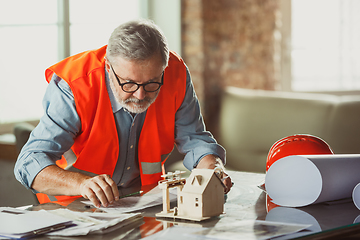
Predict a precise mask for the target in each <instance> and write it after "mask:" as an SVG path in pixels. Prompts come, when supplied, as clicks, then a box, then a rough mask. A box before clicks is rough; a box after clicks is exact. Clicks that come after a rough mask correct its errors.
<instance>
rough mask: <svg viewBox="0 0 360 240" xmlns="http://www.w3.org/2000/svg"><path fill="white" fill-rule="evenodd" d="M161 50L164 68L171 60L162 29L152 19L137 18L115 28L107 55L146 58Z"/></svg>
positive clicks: (137, 58) (127, 58) (136, 58)
mask: <svg viewBox="0 0 360 240" xmlns="http://www.w3.org/2000/svg"><path fill="white" fill-rule="evenodd" d="M157 52H160V53H161V57H162V60H163V65H164V68H165V67H166V66H167V64H168V60H169V47H168V43H167V40H166V37H165V36H164V34H163V33H162V31H161V29H160V28H159V27H158V26H157V25H155V24H154V22H152V21H151V20H135V21H130V22H127V23H124V24H121V25H120V26H119V27H117V28H115V30H114V31H113V33H112V34H111V36H110V39H109V42H108V46H107V49H106V56H107V58H108V59H109V61H110V62H111V61H112V60H114V58H116V57H121V58H124V59H126V60H131V61H133V60H135V61H138V60H146V59H149V58H150V57H152V56H153V55H154V54H155V53H157Z"/></svg>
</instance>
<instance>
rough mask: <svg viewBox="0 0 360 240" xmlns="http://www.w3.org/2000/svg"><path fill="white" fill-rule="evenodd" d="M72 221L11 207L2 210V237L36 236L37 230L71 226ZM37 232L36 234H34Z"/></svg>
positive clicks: (0, 211) (43, 212)
mask: <svg viewBox="0 0 360 240" xmlns="http://www.w3.org/2000/svg"><path fill="white" fill-rule="evenodd" d="M70 223H71V220H69V219H67V218H63V217H60V216H54V215H53V214H50V213H48V212H45V211H24V210H19V209H15V208H10V207H1V208H0V235H1V236H7V237H12V238H21V237H22V236H26V235H28V234H36V230H40V229H44V228H48V227H51V226H55V225H59V224H64V226H66V224H70ZM33 231H35V232H33Z"/></svg>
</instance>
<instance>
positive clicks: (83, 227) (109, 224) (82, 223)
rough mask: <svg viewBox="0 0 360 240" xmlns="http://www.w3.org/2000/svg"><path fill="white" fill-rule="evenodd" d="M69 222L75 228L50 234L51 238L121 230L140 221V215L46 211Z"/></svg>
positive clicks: (67, 210)
mask: <svg viewBox="0 0 360 240" xmlns="http://www.w3.org/2000/svg"><path fill="white" fill-rule="evenodd" d="M48 212H50V213H52V214H54V215H58V216H61V217H64V218H67V219H69V220H71V221H72V222H73V223H74V225H75V226H73V227H70V228H66V229H63V230H59V231H55V232H51V233H49V234H47V235H51V236H83V235H88V234H104V233H108V232H111V231H114V230H116V229H119V228H122V227H124V226H126V225H129V224H131V223H133V222H135V221H139V220H140V219H142V216H141V214H140V213H125V214H124V213H120V214H119V213H117V214H112V213H93V212H75V211H71V210H69V209H56V210H50V211H48Z"/></svg>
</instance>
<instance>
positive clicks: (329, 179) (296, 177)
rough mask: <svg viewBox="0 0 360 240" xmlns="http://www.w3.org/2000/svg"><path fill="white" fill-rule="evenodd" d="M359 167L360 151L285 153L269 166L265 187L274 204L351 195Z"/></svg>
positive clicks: (293, 204)
mask: <svg viewBox="0 0 360 240" xmlns="http://www.w3.org/2000/svg"><path fill="white" fill-rule="evenodd" d="M359 169H360V154H340V155H336V154H335V155H333V154H329V155H328V154H324V155H294V156H288V157H284V158H281V159H279V160H277V161H276V162H275V163H274V164H272V165H271V167H270V168H269V170H268V172H267V174H266V177H265V188H266V191H267V193H268V194H269V196H270V197H271V199H272V200H273V202H274V203H275V204H278V205H280V206H286V207H303V206H307V205H310V204H314V203H319V202H325V201H333V200H339V199H343V198H351V197H352V193H353V190H354V188H355V186H356V185H357V184H358V183H359V182H360V174H359Z"/></svg>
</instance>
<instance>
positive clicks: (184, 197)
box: [156, 169, 224, 221]
mask: <svg viewBox="0 0 360 240" xmlns="http://www.w3.org/2000/svg"><path fill="white" fill-rule="evenodd" d="M164 181H167V182H166V183H165V182H163V181H160V182H159V186H160V188H162V189H165V188H166V191H168V188H169V187H175V185H174V184H173V183H172V182H171V181H176V182H179V180H178V179H177V180H169V179H167V180H164ZM161 184H163V187H161ZM165 185H166V186H165ZM176 187H178V205H177V208H174V209H172V210H170V209H169V205H167V203H166V197H165V198H164V205H163V206H164V208H163V211H162V212H161V213H158V214H156V216H160V217H171V218H181V219H189V220H195V221H201V220H205V219H208V218H210V217H213V216H218V215H220V214H222V213H223V211H224V185H223V183H222V181H221V179H220V178H219V177H218V176H217V175H216V173H215V171H214V170H212V169H193V170H192V172H191V174H190V176H189V178H188V179H186V183H185V184H180V185H177V186H176ZM164 194H166V192H164Z"/></svg>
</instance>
